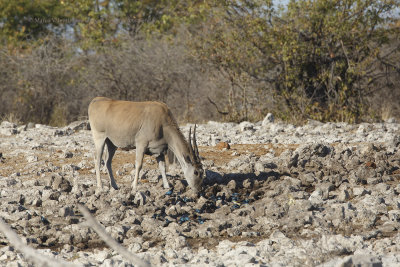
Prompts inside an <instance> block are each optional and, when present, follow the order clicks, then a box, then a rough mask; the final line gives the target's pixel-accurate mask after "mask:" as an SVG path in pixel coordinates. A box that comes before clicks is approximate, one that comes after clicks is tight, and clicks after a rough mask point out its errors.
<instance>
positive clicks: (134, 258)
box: [79, 205, 151, 267]
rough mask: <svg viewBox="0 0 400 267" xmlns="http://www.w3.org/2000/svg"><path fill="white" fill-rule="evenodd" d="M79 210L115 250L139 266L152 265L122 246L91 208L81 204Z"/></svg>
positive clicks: (148, 266)
mask: <svg viewBox="0 0 400 267" xmlns="http://www.w3.org/2000/svg"><path fill="white" fill-rule="evenodd" d="M79 210H80V211H81V212H82V214H83V216H84V217H85V219H86V220H87V222H88V224H89V226H90V227H91V228H93V230H94V231H95V232H96V233H97V234H98V235H99V236H100V238H101V239H102V240H103V241H104V242H105V243H106V244H107V245H108V246H109V247H110V248H112V249H113V250H115V251H116V252H118V253H119V254H120V255H122V256H123V257H125V258H126V259H127V260H129V261H130V262H131V263H132V264H134V265H135V266H136V265H137V266H139V267H150V266H151V264H150V263H149V262H147V261H144V260H142V259H141V258H139V257H138V256H136V255H134V254H132V253H131V252H129V251H128V250H126V249H125V248H124V247H123V246H121V245H120V244H119V243H118V242H117V241H115V240H114V239H113V238H112V237H111V236H110V235H109V234H108V233H107V232H106V230H105V229H104V227H103V226H101V224H100V223H99V222H98V221H97V220H96V219H95V218H94V217H93V216H92V215H91V214H90V212H89V210H88V209H87V208H86V207H85V206H83V205H79Z"/></svg>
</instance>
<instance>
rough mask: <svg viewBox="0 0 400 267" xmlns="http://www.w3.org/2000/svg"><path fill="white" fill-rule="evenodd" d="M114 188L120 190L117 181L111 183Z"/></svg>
mask: <svg viewBox="0 0 400 267" xmlns="http://www.w3.org/2000/svg"><path fill="white" fill-rule="evenodd" d="M111 186H112V188H114V189H115V190H118V189H119V188H118V185H117V184H116V183H111Z"/></svg>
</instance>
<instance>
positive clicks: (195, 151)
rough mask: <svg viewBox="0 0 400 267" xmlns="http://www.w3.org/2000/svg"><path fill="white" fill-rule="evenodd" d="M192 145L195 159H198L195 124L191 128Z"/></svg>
mask: <svg viewBox="0 0 400 267" xmlns="http://www.w3.org/2000/svg"><path fill="white" fill-rule="evenodd" d="M193 147H194V153H195V157H196V160H197V161H198V160H199V159H200V156H199V149H198V147H197V141H196V124H195V125H194V130H193Z"/></svg>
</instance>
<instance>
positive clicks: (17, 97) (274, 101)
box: [0, 0, 400, 125]
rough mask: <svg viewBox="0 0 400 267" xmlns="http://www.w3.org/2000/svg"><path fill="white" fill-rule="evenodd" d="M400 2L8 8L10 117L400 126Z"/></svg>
mask: <svg viewBox="0 0 400 267" xmlns="http://www.w3.org/2000/svg"><path fill="white" fill-rule="evenodd" d="M399 7H400V0H382V1H376V0H298V1H294V0H292V1H289V3H288V5H287V6H279V5H276V4H275V3H273V1H271V0H255V1H248V0H219V1H218V0H213V1H208V0H205V1H204V0H203V1H199V0H186V1H182V0H168V1H167V0H161V1H160V0H157V1H156V0H145V1H128V0H79V1H78V0H75V1H73V0H61V1H58V0H57V1H53V0H42V1H39V0H34V1H32V0H17V1H7V0H0V95H1V103H0V118H4V119H7V118H8V119H13V120H19V121H20V122H29V121H31V122H37V123H44V124H52V125H64V124H66V123H68V122H70V121H73V120H77V119H82V118H85V116H86V115H87V106H88V103H89V102H90V100H91V99H92V98H93V97H94V96H97V95H102V96H109V97H111V98H114V99H127V100H135V101H140V100H160V101H164V102H166V103H167V104H168V105H169V106H170V107H171V109H172V110H173V112H174V114H175V115H176V117H177V118H178V119H179V120H184V121H204V120H210V119H213V120H227V121H242V120H260V119H262V118H263V116H264V115H265V114H266V113H268V112H272V113H274V114H275V116H277V117H278V118H280V119H282V120H285V121H290V122H296V123H301V122H303V121H305V120H307V119H317V120H321V121H346V122H359V121H379V120H385V119H388V118H390V117H398V118H400V109H399V107H398V106H399V104H398V102H399V100H400V98H399V96H400V75H399V73H400V41H399V40H400V39H399V32H400V31H399V29H400V28H399V27H400V23H399V20H398V18H399Z"/></svg>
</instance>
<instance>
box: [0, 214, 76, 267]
mask: <svg viewBox="0 0 400 267" xmlns="http://www.w3.org/2000/svg"><path fill="white" fill-rule="evenodd" d="M0 231H1V232H3V234H4V235H5V236H6V238H7V239H8V241H9V242H10V244H11V245H12V246H13V247H14V248H16V249H17V250H18V251H19V252H21V253H22V254H23V255H24V257H25V258H26V259H27V260H30V261H32V262H33V263H34V265H35V266H49V267H52V266H60V267H64V266H65V267H77V266H83V265H82V264H74V263H70V262H67V261H64V260H61V259H53V258H50V257H48V256H45V255H43V254H41V253H39V252H38V250H36V249H34V248H31V247H29V246H27V245H26V244H24V242H23V241H22V239H21V238H20V237H19V236H18V235H17V233H15V232H14V231H13V230H12V229H11V228H10V226H8V225H7V224H6V223H5V222H4V221H3V220H2V219H1V218H0Z"/></svg>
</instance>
